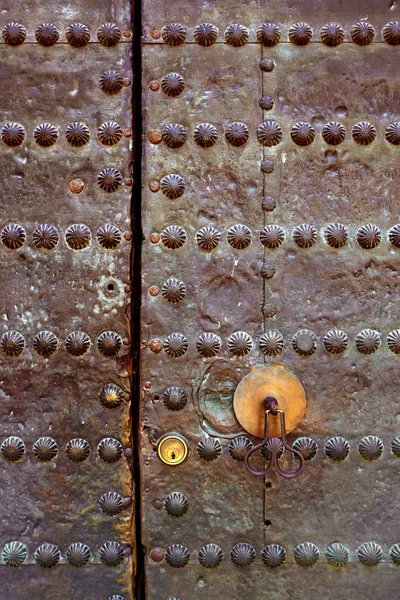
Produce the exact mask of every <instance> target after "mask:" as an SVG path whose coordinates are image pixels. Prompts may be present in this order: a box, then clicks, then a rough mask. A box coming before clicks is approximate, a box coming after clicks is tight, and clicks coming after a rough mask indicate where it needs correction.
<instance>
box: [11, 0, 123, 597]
mask: <svg viewBox="0 0 400 600" xmlns="http://www.w3.org/2000/svg"><path fill="white" fill-rule="evenodd" d="M129 4H130V3H129V2H128V0H101V1H100V0H99V1H96V0H93V1H92V2H78V1H76V0H71V1H69V2H63V1H61V0H51V1H50V2H39V1H37V0H31V1H29V2H23V1H21V2H20V1H19V0H2V2H1V3H0V5H1V24H0V28H1V30H2V36H1V43H0V60H1V82H2V85H1V91H0V106H1V124H0V128H1V141H0V164H1V174H2V182H1V192H0V195H1V219H0V231H1V233H0V238H1V244H0V245H1V248H0V253H1V267H0V268H1V286H2V292H1V299H0V305H1V322H2V326H1V331H0V349H1V386H0V390H1V391H0V396H1V402H0V403H1V408H0V413H1V440H0V453H1V458H0V461H1V484H0V501H1V534H0V539H1V550H0V552H1V555H0V556H1V591H0V597H1V598H2V599H6V598H15V600H27V599H39V598H46V599H49V600H50V599H54V600H56V599H59V600H61V599H62V600H70V599H71V600H73V599H76V600H78V599H81V600H82V599H84V600H100V599H104V600H107V599H109V600H111V599H112V600H123V599H124V598H125V599H127V598H130V597H132V594H133V590H132V566H131V558H130V557H129V556H130V553H131V544H132V542H131V540H132V534H133V531H132V519H131V508H130V506H131V504H132V502H131V497H132V481H131V468H130V463H131V462H132V461H131V459H130V458H129V457H130V456H132V450H131V449H130V446H131V442H130V439H131V427H130V410H129V406H130V404H129V372H130V367H129V359H128V353H129V338H130V332H129V319H128V317H129V314H128V311H129V298H130V282H129V279H130V277H129V273H130V246H131V242H130V240H131V233H130V196H131V187H132V179H131V177H132V175H131V169H132V167H131V161H130V156H131V151H130V145H131V135H132V131H131V127H132V120H131V107H130V97H131V92H132V73H131V45H132V29H131V16H130V6H129ZM77 567H80V568H77Z"/></svg>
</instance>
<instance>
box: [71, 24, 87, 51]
mask: <svg viewBox="0 0 400 600" xmlns="http://www.w3.org/2000/svg"><path fill="white" fill-rule="evenodd" d="M65 36H66V38H67V42H68V44H69V45H70V46H73V48H83V46H86V45H87V44H88V43H89V42H90V31H89V28H88V27H86V25H84V24H83V23H71V25H68V27H67V30H66V32H65Z"/></svg>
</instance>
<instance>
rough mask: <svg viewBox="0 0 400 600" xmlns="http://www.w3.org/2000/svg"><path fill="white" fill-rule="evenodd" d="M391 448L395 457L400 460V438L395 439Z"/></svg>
mask: <svg viewBox="0 0 400 600" xmlns="http://www.w3.org/2000/svg"><path fill="white" fill-rule="evenodd" d="M390 448H391V450H392V453H393V454H394V455H395V457H396V458H400V436H397V437H395V438H393V440H392V443H391V445H390Z"/></svg>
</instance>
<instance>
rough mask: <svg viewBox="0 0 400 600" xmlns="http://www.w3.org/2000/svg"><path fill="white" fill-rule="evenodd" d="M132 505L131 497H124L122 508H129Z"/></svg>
mask: <svg viewBox="0 0 400 600" xmlns="http://www.w3.org/2000/svg"><path fill="white" fill-rule="evenodd" d="M131 504H132V498H131V496H125V498H123V500H122V508H129V507H130V506H131Z"/></svg>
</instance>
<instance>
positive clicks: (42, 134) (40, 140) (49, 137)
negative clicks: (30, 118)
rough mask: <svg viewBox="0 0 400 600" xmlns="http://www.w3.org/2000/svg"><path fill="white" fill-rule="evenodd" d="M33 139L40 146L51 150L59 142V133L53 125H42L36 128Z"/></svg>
mask: <svg viewBox="0 0 400 600" xmlns="http://www.w3.org/2000/svg"><path fill="white" fill-rule="evenodd" d="M33 137H34V138H35V142H36V143H37V144H38V145H39V146H42V148H49V147H50V146H53V144H55V143H56V141H57V140H58V131H57V129H56V128H55V127H54V125H52V124H51V123H41V124H40V125H38V126H37V127H35V129H34V132H33Z"/></svg>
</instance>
